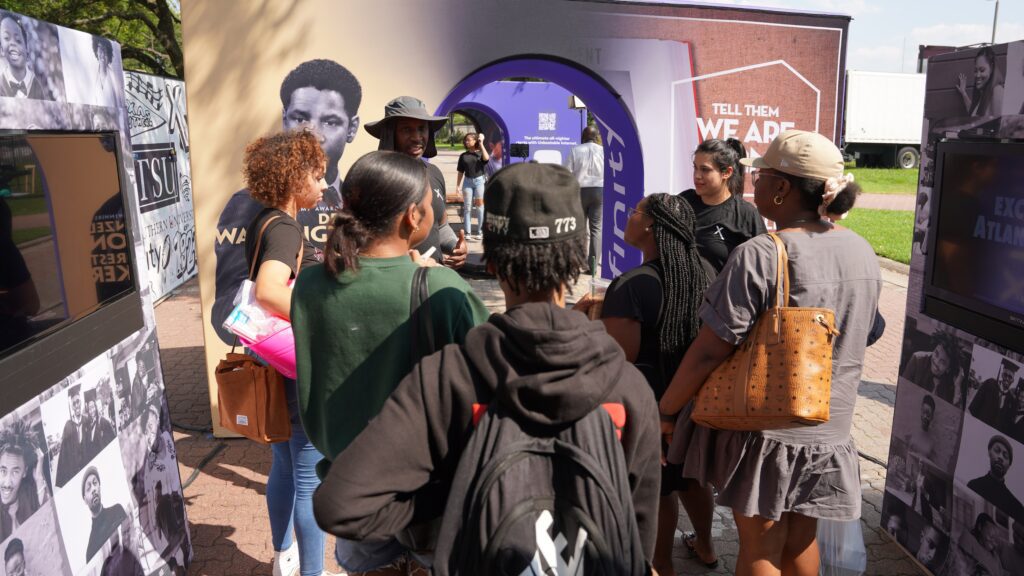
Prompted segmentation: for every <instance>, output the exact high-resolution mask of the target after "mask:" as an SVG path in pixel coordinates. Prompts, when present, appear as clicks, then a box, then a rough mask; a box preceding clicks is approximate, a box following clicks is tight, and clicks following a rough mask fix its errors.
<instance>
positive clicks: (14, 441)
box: [0, 400, 69, 574]
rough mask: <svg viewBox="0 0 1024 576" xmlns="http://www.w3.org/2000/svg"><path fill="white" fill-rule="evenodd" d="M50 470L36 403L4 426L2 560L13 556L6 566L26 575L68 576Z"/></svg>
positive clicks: (0, 436)
mask: <svg viewBox="0 0 1024 576" xmlns="http://www.w3.org/2000/svg"><path fill="white" fill-rule="evenodd" d="M49 469H50V461H49V458H48V456H47V450H46V437H45V435H44V433H43V427H42V418H41V414H40V410H39V402H38V400H32V401H30V402H28V403H27V404H25V405H24V406H22V407H20V408H19V409H17V410H15V411H14V412H11V413H10V414H7V415H6V416H4V418H3V419H2V420H0V554H8V551H9V554H10V555H9V556H2V557H4V558H6V562H5V564H10V566H11V568H18V569H25V570H26V572H25V573H26V574H69V571H68V568H67V563H66V561H65V558H64V553H63V548H62V544H61V542H60V539H59V538H58V536H57V523H56V518H55V516H54V504H53V502H54V501H53V490H52V486H51V483H50V475H49ZM55 552H59V553H55ZM29 569H30V570H31V571H28V570H29ZM7 573H10V569H8V571H7Z"/></svg>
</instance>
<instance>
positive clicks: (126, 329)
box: [0, 129, 144, 413]
mask: <svg viewBox="0 0 1024 576" xmlns="http://www.w3.org/2000/svg"><path fill="white" fill-rule="evenodd" d="M0 136H27V137H31V136H46V137H49V136H56V137H69V138H78V137H82V138H97V137H110V138H112V139H113V146H112V148H113V149H112V153H113V155H114V156H113V162H114V165H115V167H116V170H117V179H118V188H119V194H120V197H121V202H122V206H123V207H124V208H123V212H124V234H125V239H124V241H125V246H128V247H131V246H134V245H135V237H136V235H137V231H136V230H135V225H136V224H135V220H134V218H133V217H132V215H131V213H130V209H129V207H130V206H131V203H130V202H131V198H130V196H129V194H133V193H134V187H133V185H132V180H131V178H130V177H129V175H128V174H127V173H126V172H125V163H124V157H123V150H124V148H123V147H122V146H123V138H122V136H121V134H120V132H118V131H116V130H100V131H83V130H45V129H44V130H22V129H13V130H12V129H4V130H0ZM56 234H59V231H56ZM125 253H126V254H127V258H128V264H127V265H128V269H129V270H130V273H131V283H130V287H129V288H128V289H126V290H124V291H123V292H121V293H119V294H117V295H115V296H112V297H110V298H109V299H103V300H101V301H100V302H98V304H97V306H96V307H95V308H93V309H91V310H89V311H87V312H85V313H84V314H83V315H81V316H80V317H78V318H75V317H74V316H69V317H68V318H66V319H64V320H62V321H60V322H57V323H55V324H54V325H53V326H50V327H47V328H46V329H45V330H43V331H41V332H40V333H39V334H36V335H33V336H32V337H31V338H30V339H28V340H26V341H25V342H23V343H21V344H18V345H16V346H14V347H12V348H10V349H8V350H7V351H4V352H3V354H2V355H0V390H3V391H4V393H3V394H2V395H0V413H6V412H10V411H12V410H14V409H15V408H17V407H18V406H21V405H22V404H24V403H25V402H28V401H29V400H31V399H32V398H34V397H35V396H37V395H39V394H41V393H42V392H44V391H45V390H47V389H48V388H50V387H51V386H53V383H54V382H57V381H60V380H61V379H63V378H65V377H66V376H67V375H68V374H71V373H73V372H74V371H75V370H77V369H78V368H79V367H81V366H82V365H83V364H85V363H86V362H88V361H90V360H92V359H93V358H95V357H97V356H99V355H101V354H103V353H105V352H106V351H107V350H109V349H110V348H112V347H113V346H115V345H116V344H117V343H119V342H121V341H122V340H124V339H125V338H128V337H129V336H131V335H132V334H133V333H135V332H137V331H138V330H140V329H142V328H143V327H144V317H143V311H142V294H141V291H140V285H139V273H138V269H137V268H136V262H135V259H136V258H135V254H134V250H132V249H127V250H125Z"/></svg>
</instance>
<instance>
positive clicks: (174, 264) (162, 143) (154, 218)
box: [124, 72, 198, 301]
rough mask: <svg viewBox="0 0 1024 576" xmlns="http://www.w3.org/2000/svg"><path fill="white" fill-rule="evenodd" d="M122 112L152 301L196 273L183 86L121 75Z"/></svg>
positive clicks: (144, 76) (146, 76)
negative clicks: (126, 128) (126, 123)
mask: <svg viewBox="0 0 1024 576" xmlns="http://www.w3.org/2000/svg"><path fill="white" fill-rule="evenodd" d="M124 78H125V108H126V112H127V114H128V129H129V131H130V132H131V137H132V155H133V157H134V160H135V195H136V198H137V199H138V201H139V213H140V216H139V223H140V225H141V231H142V241H143V244H144V247H145V251H146V259H145V262H146V272H145V274H144V275H143V279H145V280H147V281H148V282H149V287H150V290H152V294H153V300H154V301H156V300H160V299H161V298H163V297H164V296H166V295H167V294H168V293H169V292H170V291H171V290H173V289H174V288H176V287H178V286H180V285H182V284H184V283H185V282H186V281H188V280H189V279H190V278H192V277H193V276H195V275H196V273H197V271H198V267H197V265H196V236H195V216H194V215H193V212H192V175H191V169H190V168H189V144H188V122H187V120H188V117H187V115H186V112H185V83H184V82H182V81H180V80H174V79H171V78H162V77H160V76H152V75H149V74H142V73H140V72H126V73H125V76H124Z"/></svg>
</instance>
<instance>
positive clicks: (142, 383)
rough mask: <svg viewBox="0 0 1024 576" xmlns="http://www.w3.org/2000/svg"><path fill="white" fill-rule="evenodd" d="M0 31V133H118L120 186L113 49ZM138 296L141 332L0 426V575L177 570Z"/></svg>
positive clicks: (154, 349)
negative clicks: (0, 49) (0, 44)
mask: <svg viewBox="0 0 1024 576" xmlns="http://www.w3.org/2000/svg"><path fill="white" fill-rule="evenodd" d="M0 30H2V32H3V36H4V42H5V48H4V50H3V54H2V55H0V130H45V131H69V132H100V131H119V132H120V134H121V136H122V138H121V144H122V150H121V151H120V152H121V157H122V158H123V161H124V164H125V165H124V166H123V169H124V172H125V174H126V175H127V176H128V178H129V180H131V181H132V182H130V183H129V184H130V185H131V184H133V181H134V178H135V168H134V166H133V165H132V158H133V156H132V151H131V149H130V148H129V146H130V143H131V139H130V136H131V134H130V133H129V118H128V115H127V114H126V109H125V90H124V86H125V80H124V78H123V72H122V69H121V49H120V46H119V45H118V44H117V43H116V42H113V41H110V40H108V39H106V38H102V37H98V36H93V35H90V34H87V33H84V32H79V31H75V30H71V29H68V28H64V27H61V26H56V25H54V24H50V23H47V22H42V21H38V20H34V19H32V18H28V17H26V16H22V15H19V14H15V13H12V12H8V11H4V10H0ZM7 43H10V44H9V45H8V44H7ZM184 135H185V136H187V132H185V133H184ZM127 197H128V198H129V201H128V203H127V204H126V212H128V213H127V214H126V215H125V217H126V219H128V220H129V221H130V223H131V228H132V229H134V230H136V231H138V230H140V229H141V228H140V222H139V217H138V214H139V206H138V204H137V196H135V195H134V194H127ZM132 239H133V242H134V244H133V245H132V249H133V250H134V254H135V258H134V260H135V262H145V261H146V257H145V255H144V248H143V243H142V241H141V240H142V238H141V235H140V234H138V233H136V234H135V235H134V236H133V238H132ZM137 273H138V272H137ZM139 277H140V278H142V277H144V275H142V274H139ZM140 291H141V296H142V307H143V310H142V315H143V319H144V327H143V328H142V329H141V330H139V331H137V332H135V333H134V334H132V335H131V336H130V337H128V338H126V339H125V340H123V341H121V342H119V343H118V344H117V345H115V346H114V347H112V348H110V349H108V350H107V351H106V352H104V353H102V354H100V355H99V356H98V357H96V358H93V359H92V360H90V361H89V362H87V363H85V364H84V365H83V366H81V367H80V368H78V369H77V370H75V371H74V372H73V373H71V374H67V375H66V376H65V377H64V378H63V379H60V380H59V381H56V382H53V386H52V387H50V388H49V389H47V390H45V391H44V392H42V393H41V394H40V395H38V396H37V397H35V398H33V399H32V400H30V401H28V402H27V403H25V404H23V405H21V406H19V407H16V408H15V409H13V410H11V411H9V412H8V413H6V414H0V558H2V559H3V564H2V565H0V574H3V575H7V574H47V575H66V576H79V575H99V574H103V575H107V574H109V575H114V574H126V575H133V576H134V575H137V574H144V575H150V574H160V575H165V574H184V573H185V571H186V569H187V566H188V563H189V561H190V560H191V554H192V551H191V543H190V540H189V531H188V525H187V520H186V516H185V505H184V499H183V496H182V488H181V479H180V476H179V473H178V463H177V459H176V456H175V449H174V442H173V439H172V435H171V427H170V417H169V413H168V408H167V402H166V399H165V397H164V383H163V375H162V372H161V366H160V355H159V349H158V345H157V340H156V330H155V328H156V325H155V318H154V314H153V304H152V302H153V298H154V294H153V291H152V290H151V288H150V286H149V283H148V282H145V281H143V282H140Z"/></svg>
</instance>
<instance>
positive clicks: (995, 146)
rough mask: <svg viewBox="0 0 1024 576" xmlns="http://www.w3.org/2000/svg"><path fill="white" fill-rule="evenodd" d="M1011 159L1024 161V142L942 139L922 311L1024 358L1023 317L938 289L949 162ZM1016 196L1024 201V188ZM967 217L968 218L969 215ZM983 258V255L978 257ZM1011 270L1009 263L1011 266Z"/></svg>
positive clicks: (948, 194)
mask: <svg viewBox="0 0 1024 576" xmlns="http://www.w3.org/2000/svg"><path fill="white" fill-rule="evenodd" d="M967 155H969V156H977V157H992V156H1009V157H1014V158H1017V159H1019V160H1020V161H1024V142H1021V141H1010V140H987V141H978V140H941V141H939V142H938V143H937V145H936V160H935V166H936V171H935V187H934V190H933V191H932V197H931V202H930V203H931V212H930V215H929V220H930V222H931V223H932V230H931V233H930V234H929V237H928V254H927V260H926V263H925V270H924V298H923V301H922V312H924V314H926V315H927V316H930V317H932V318H934V319H936V320H939V321H940V322H945V323H947V324H950V325H953V326H956V327H958V328H960V329H962V330H965V331H967V332H970V333H971V334H974V335H975V336H978V337H980V338H984V339H985V340H988V341H989V342H992V343H994V344H998V345H1000V346H1005V347H1007V348H1009V349H1010V350H1014V351H1016V352H1021V353H1024V313H1019V312H1015V311H1013V310H1009V309H1006V308H1003V307H1000V306H996V305H994V304H991V303H989V302H986V301H984V300H982V299H981V298H977V297H970V296H966V295H963V294H959V293H957V292H955V291H953V290H950V289H948V288H947V287H944V286H942V285H940V284H939V282H938V281H937V267H940V266H942V262H941V261H940V259H939V252H940V251H939V243H940V242H941V241H942V238H941V237H940V232H941V229H940V225H941V222H942V220H941V216H942V214H943V212H942V210H943V206H945V208H946V209H947V210H949V209H951V204H952V203H951V195H952V194H954V193H955V192H956V191H955V190H952V189H950V188H951V186H950V181H949V180H950V177H951V172H950V170H951V166H950V164H951V159H952V158H953V157H955V156H967ZM1020 186H1021V190H1020V191H1019V192H1018V194H1017V196H1019V197H1021V198H1024V183H1021V184H1020ZM967 217H970V215H968V216H967ZM1022 249H1024V248H1022ZM979 256H980V255H979ZM1008 265H1009V264H1008Z"/></svg>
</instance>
